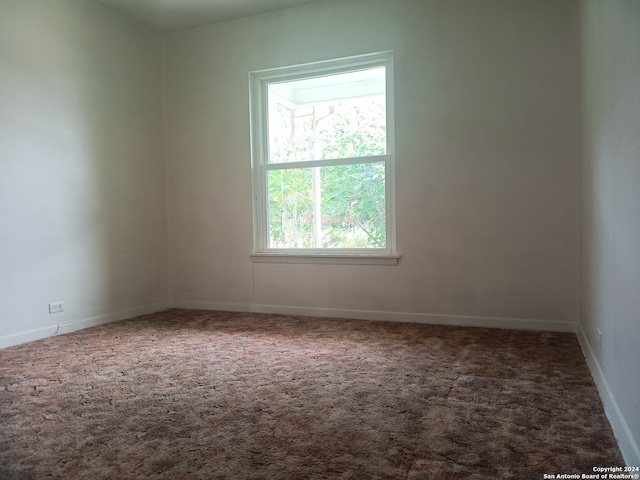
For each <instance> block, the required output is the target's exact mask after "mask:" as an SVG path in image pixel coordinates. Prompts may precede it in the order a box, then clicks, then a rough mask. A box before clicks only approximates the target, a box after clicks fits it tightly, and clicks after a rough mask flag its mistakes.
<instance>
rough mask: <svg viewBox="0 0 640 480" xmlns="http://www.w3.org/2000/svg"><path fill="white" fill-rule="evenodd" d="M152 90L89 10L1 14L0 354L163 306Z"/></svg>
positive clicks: (149, 54)
mask: <svg viewBox="0 0 640 480" xmlns="http://www.w3.org/2000/svg"><path fill="white" fill-rule="evenodd" d="M161 76H162V69H161V41H160V38H159V36H158V35H156V34H154V33H152V32H151V31H149V30H147V29H145V28H143V27H141V26H139V25H137V24H135V23H134V22H131V21H129V20H127V19H125V18H124V17H121V16H119V15H117V14H115V13H113V12H110V11H109V10H107V9H105V8H103V7H101V6H98V5H96V4H94V3H93V2H87V1H77V0H76V1H74V0H56V1H49V0H0V232H1V233H0V265H1V267H0V298H1V300H2V301H1V305H2V309H1V311H0V346H6V345H11V344H15V343H20V342H22V341H27V340H30V339H34V338H39V337H42V336H45V335H48V334H51V333H53V332H55V331H56V330H57V328H58V325H60V324H66V323H69V322H73V323H71V324H68V325H63V326H62V327H61V328H60V331H68V330H71V329H74V328H79V327H82V326H87V325H91V324H95V323H100V322H103V321H107V320H113V319H117V318H122V317H126V316H131V315H132V314H135V313H139V312H142V311H148V310H153V309H157V308H162V306H163V305H164V304H166V301H167V273H166V272H167V247H166V245H167V229H166V208H165V204H166V198H165V172H164V158H163V138H162V133H163V132H162V85H161ZM59 300H61V301H64V302H65V307H66V310H65V312H63V313H58V314H54V315H49V313H48V303H49V302H52V301H59Z"/></svg>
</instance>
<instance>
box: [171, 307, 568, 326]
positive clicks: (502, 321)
mask: <svg viewBox="0 0 640 480" xmlns="http://www.w3.org/2000/svg"><path fill="white" fill-rule="evenodd" d="M171 308H186V309H194V310H222V311H228V312H249V313H280V314H283V315H304V316H310V317H329V318H355V319H360V320H375V321H389V322H408V323H423V324H431V325H453V326H461V327H486V328H511V329H515V330H543V331H549V332H571V333H575V331H576V325H575V324H574V323H571V322H560V321H555V320H532V319H524V318H506V317H477V316H470V315H442V314H431V313H413V312H384V311H376V310H349V309H340V308H319V307H294V306H283V305H254V304H249V303H232V302H229V303H227V302H209V301H198V300H173V301H172V302H171Z"/></svg>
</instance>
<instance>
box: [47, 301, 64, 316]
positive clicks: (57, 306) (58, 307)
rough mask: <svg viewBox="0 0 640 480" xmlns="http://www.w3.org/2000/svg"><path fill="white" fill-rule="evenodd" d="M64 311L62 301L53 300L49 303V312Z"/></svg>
mask: <svg viewBox="0 0 640 480" xmlns="http://www.w3.org/2000/svg"><path fill="white" fill-rule="evenodd" d="M60 312H64V302H53V303H50V304H49V313H60Z"/></svg>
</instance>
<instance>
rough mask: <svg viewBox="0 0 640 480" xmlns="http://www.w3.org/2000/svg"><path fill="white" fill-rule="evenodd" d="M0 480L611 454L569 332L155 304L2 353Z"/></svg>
mask: <svg viewBox="0 0 640 480" xmlns="http://www.w3.org/2000/svg"><path fill="white" fill-rule="evenodd" d="M0 422H1V430H0V478H1V479H4V480H8V479H45V478H64V479H74V480H75V479H91V480H98V479H114V480H117V479H133V478H136V479H137V478H149V479H177V480H189V479H207V480H208V479H269V480H276V479H295V480H298V479H300V480H303V479H403V480H404V479H410V480H427V479H431V480H443V479H458V478H459V479H465V480H475V479H492V478H500V479H503V478H504V479H507V478H513V479H541V478H543V475H544V474H545V473H547V474H558V473H591V472H592V467H594V466H597V465H604V466H609V465H623V461H622V459H621V457H620V453H619V451H618V449H617V447H616V444H615V441H614V438H613V435H612V433H611V429H610V427H609V424H608V423H607V420H606V418H605V416H604V413H603V410H602V406H601V403H600V400H599V398H598V394H597V391H596V389H595V386H594V384H593V381H592V378H591V375H590V373H589V370H588V369H587V366H586V363H585V360H584V357H583V355H582V352H581V350H580V347H579V345H578V342H577V340H576V337H575V335H573V334H566V333H542V332H524V331H512V330H491V329H480V328H460V327H444V326H429V325H418V324H399V323H384V322H367V321H359V320H335V319H318V318H309V317H288V316H283V315H256V314H246V313H229V312H203V311H187V310H169V311H166V312H162V313H158V314H154V315H147V316H144V317H140V318H137V319H133V320H128V321H125V322H119V323H114V324H110V325H106V326H101V327H96V328H91V329H87V330H83V331H79V332H76V333H73V334H68V335H61V336H55V337H51V338H47V339H44V340H40V341H37V342H32V343H29V344H25V345H20V346H16V347H11V348H8V349H5V350H1V351H0Z"/></svg>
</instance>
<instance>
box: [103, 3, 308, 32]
mask: <svg viewBox="0 0 640 480" xmlns="http://www.w3.org/2000/svg"><path fill="white" fill-rule="evenodd" d="M94 1H95V2H97V3H100V4H102V5H104V6H105V7H107V8H109V9H111V10H115V11H116V12H119V13H121V14H122V15H125V16H127V17H129V18H132V19H134V20H137V21H138V22H140V23H142V24H143V25H147V26H148V27H151V28H153V29H154V30H157V31H159V32H162V33H168V32H174V31H177V30H185V29H188V28H195V27H201V26H204V25H210V24H212V23H219V22H224V21H226V20H232V19H235V18H240V17H246V16H249V15H255V14H258V13H265V12H269V11H272V10H279V9H281V8H286V7H292V6H295V5H302V4H305V3H312V2H317V1H319V0H94Z"/></svg>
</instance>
